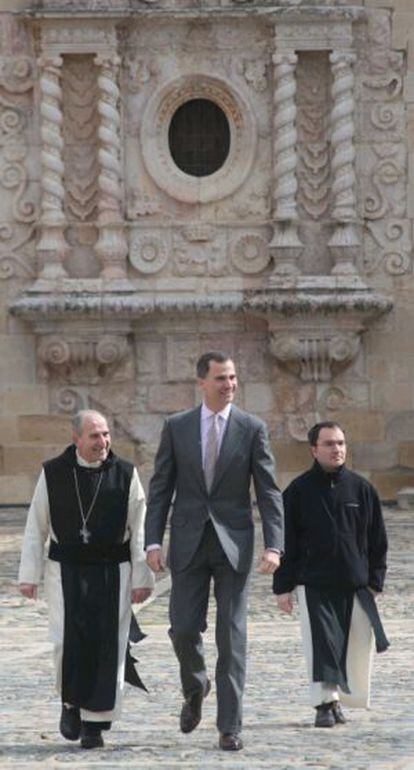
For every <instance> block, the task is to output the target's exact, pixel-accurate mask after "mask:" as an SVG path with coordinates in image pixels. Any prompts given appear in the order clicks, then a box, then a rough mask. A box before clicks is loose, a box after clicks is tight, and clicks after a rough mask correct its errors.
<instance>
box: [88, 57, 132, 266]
mask: <svg viewBox="0 0 414 770" xmlns="http://www.w3.org/2000/svg"><path fill="white" fill-rule="evenodd" d="M95 63H96V64H97V66H98V67H99V68H100V73H99V76H98V91H99V96H98V113H99V117H100V125H99V129H98V137H99V143H100V146H99V152H98V159H99V177H98V188H99V202H98V211H99V213H98V228H99V238H98V241H97V243H96V246H95V250H96V253H97V255H98V257H99V259H100V261H101V264H102V271H101V275H102V277H103V278H124V277H125V276H126V257H127V254H128V245H127V240H126V237H125V232H124V224H123V219H122V213H121V211H122V198H123V194H122V187H121V162H120V153H121V143H120V136H119V129H120V115H119V109H118V102H119V89H118V86H117V82H116V81H117V74H118V69H119V58H118V57H116V56H111V57H103V56H100V55H99V56H96V57H95Z"/></svg>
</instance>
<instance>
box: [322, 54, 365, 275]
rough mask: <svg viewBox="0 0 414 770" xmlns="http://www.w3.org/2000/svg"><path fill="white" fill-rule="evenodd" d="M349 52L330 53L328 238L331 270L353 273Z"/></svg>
mask: <svg viewBox="0 0 414 770" xmlns="http://www.w3.org/2000/svg"><path fill="white" fill-rule="evenodd" d="M355 58H356V57H355V54H354V53H352V52H342V51H334V52H333V53H331V54H330V57H329V59H330V62H331V68H332V76H333V85H332V99H333V108H332V115H331V123H332V134H331V143H332V150H333V156H332V177H333V181H332V198H333V205H332V219H333V220H335V221H336V223H337V224H336V229H335V231H334V234H333V236H332V238H331V240H330V241H329V247H330V249H331V252H332V254H333V258H334V266H333V268H332V273H334V274H346V273H355V272H356V268H355V259H356V255H357V250H358V245H359V238H358V235H357V232H356V227H355V224H356V220H357V211H356V192H355V147H354V142H353V139H354V133H355V124H354V111H355V99H354V73H353V70H352V65H353V63H354V61H355Z"/></svg>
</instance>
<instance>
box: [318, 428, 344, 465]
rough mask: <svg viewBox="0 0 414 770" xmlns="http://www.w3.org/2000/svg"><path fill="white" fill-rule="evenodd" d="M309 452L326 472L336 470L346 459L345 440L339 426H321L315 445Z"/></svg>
mask: <svg viewBox="0 0 414 770" xmlns="http://www.w3.org/2000/svg"><path fill="white" fill-rule="evenodd" d="M311 452H312V455H313V457H314V458H315V460H317V461H318V463H319V465H320V466H321V467H322V468H323V469H324V471H327V472H328V473H333V471H336V470H338V468H340V467H341V466H342V465H343V464H344V462H345V459H346V442H345V436H344V433H343V431H342V430H341V429H340V428H321V430H320V431H319V436H318V440H317V443H316V446H311Z"/></svg>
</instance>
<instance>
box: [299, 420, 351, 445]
mask: <svg viewBox="0 0 414 770" xmlns="http://www.w3.org/2000/svg"><path fill="white" fill-rule="evenodd" d="M323 428H339V430H341V431H342V433H343V434H344V435H345V431H344V429H343V428H342V427H341V426H340V425H339V423H338V422H334V421H333V420H324V421H323V422H317V423H316V425H314V426H313V428H311V429H310V431H309V432H308V441H309V443H310V445H311V446H316V444H317V443H318V438H319V434H320V432H321V430H322V429H323Z"/></svg>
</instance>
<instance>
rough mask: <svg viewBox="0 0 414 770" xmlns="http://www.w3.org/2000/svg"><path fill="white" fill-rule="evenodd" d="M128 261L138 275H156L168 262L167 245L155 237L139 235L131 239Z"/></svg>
mask: <svg viewBox="0 0 414 770" xmlns="http://www.w3.org/2000/svg"><path fill="white" fill-rule="evenodd" d="M129 260H130V262H131V265H132V266H133V267H134V268H135V270H138V271H139V272H140V273H145V274H147V275H148V274H151V273H158V272H159V270H162V268H163V267H164V265H165V264H166V263H167V260H168V248H167V244H166V243H165V241H164V240H163V239H162V238H159V237H158V236H156V235H149V234H147V235H142V234H140V233H139V234H137V235H135V236H134V237H133V238H132V241H131V248H130V252H129Z"/></svg>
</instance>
